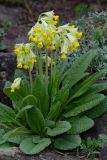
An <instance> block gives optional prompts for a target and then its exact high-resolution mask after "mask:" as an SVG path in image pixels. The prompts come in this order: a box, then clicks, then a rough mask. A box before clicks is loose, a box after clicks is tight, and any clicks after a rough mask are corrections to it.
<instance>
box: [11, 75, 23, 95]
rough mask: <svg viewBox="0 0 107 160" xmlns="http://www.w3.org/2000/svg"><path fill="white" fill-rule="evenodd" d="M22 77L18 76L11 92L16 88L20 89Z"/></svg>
mask: <svg viewBox="0 0 107 160" xmlns="http://www.w3.org/2000/svg"><path fill="white" fill-rule="evenodd" d="M20 83H21V78H16V79H15V80H14V82H13V83H12V85H11V92H15V90H16V89H20Z"/></svg>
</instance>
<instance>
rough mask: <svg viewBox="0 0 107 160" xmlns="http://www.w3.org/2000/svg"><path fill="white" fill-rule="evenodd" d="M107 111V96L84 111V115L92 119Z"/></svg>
mask: <svg viewBox="0 0 107 160" xmlns="http://www.w3.org/2000/svg"><path fill="white" fill-rule="evenodd" d="M106 112H107V97H106V98H105V99H104V100H103V101H102V102H101V103H100V104H99V105H97V106H96V107H95V108H93V109H91V110H89V111H88V112H86V115H87V116H88V117H90V118H92V119H94V118H97V117H100V116H101V115H102V114H104V113H106Z"/></svg>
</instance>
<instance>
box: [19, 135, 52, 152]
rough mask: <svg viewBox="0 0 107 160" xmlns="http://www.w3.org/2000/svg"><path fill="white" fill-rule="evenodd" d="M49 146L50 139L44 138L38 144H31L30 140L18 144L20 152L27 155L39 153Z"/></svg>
mask: <svg viewBox="0 0 107 160" xmlns="http://www.w3.org/2000/svg"><path fill="white" fill-rule="evenodd" d="M50 144H51V140H50V138H44V139H43V140H41V141H40V142H39V143H33V140H32V138H27V139H24V140H23V141H22V142H21V144H20V150H21V151H22V152H23V153H25V154H28V155H33V154H37V153H40V152H41V151H43V150H44V149H45V148H46V147H48V146H49V145H50Z"/></svg>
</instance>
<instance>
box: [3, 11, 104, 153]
mask: <svg viewBox="0 0 107 160" xmlns="http://www.w3.org/2000/svg"><path fill="white" fill-rule="evenodd" d="M58 20H59V16H57V15H54V12H53V11H51V12H46V13H43V14H41V15H40V16H39V18H38V21H37V23H36V24H35V25H34V26H33V27H32V28H31V30H30V32H29V33H28V37H29V40H30V42H29V43H22V44H16V46H15V49H14V51H15V54H16V55H17V68H23V69H26V70H27V71H28V73H29V78H28V79H27V78H24V76H22V77H17V78H16V79H15V80H14V81H13V83H10V82H7V83H6V85H5V88H4V93H5V94H6V95H7V96H8V97H9V98H10V99H11V101H12V107H8V106H7V105H4V104H2V103H0V126H1V129H0V136H1V137H0V144H1V146H2V145H3V146H4V145H6V144H7V145H8V146H9V145H10V146H14V145H15V146H19V147H20V150H21V151H22V152H23V153H25V154H29V155H33V154H37V153H39V152H41V151H42V150H44V149H45V148H46V147H48V146H49V145H53V146H54V147H55V148H56V149H59V150H72V149H74V148H76V147H78V146H79V145H80V144H81V138H80V135H79V134H81V133H82V132H85V131H86V130H88V129H90V128H91V127H93V125H94V120H93V119H94V118H96V117H98V116H100V115H101V114H103V113H104V112H106V111H107V98H106V97H105V96H104V95H103V94H102V93H100V92H101V91H102V90H104V89H107V83H104V84H101V83H100V84H99V83H96V81H97V80H98V79H100V78H101V77H102V75H103V74H104V73H103V71H101V72H98V73H94V74H93V75H90V74H89V73H88V72H87V68H88V66H89V64H90V62H91V61H92V60H93V59H94V57H95V56H96V54H97V53H96V50H91V51H89V52H88V53H87V54H84V55H82V56H81V57H80V58H79V59H77V60H76V61H75V63H74V64H73V65H72V67H71V65H70V64H69V63H68V61H67V57H68V55H69V54H70V53H71V54H73V52H74V51H75V50H76V49H77V48H78V47H79V39H81V37H82V32H80V31H78V28H76V27H75V26H74V25H69V24H65V25H63V26H58ZM68 53H69V54H68ZM34 70H35V76H34V75H33V77H32V71H34Z"/></svg>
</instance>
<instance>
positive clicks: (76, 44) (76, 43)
mask: <svg viewBox="0 0 107 160" xmlns="http://www.w3.org/2000/svg"><path fill="white" fill-rule="evenodd" d="M73 45H74V48H75V49H76V48H78V47H79V46H80V44H79V42H78V41H75V42H74V43H73Z"/></svg>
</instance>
